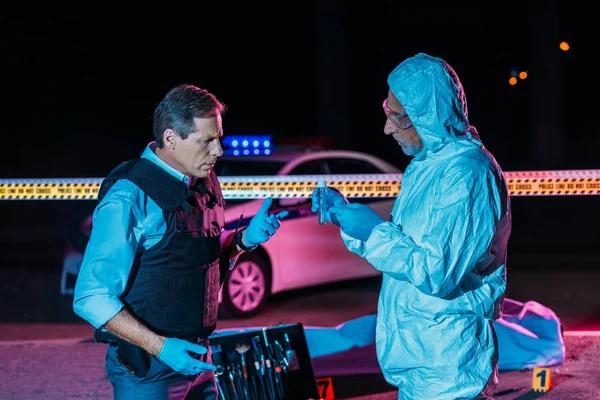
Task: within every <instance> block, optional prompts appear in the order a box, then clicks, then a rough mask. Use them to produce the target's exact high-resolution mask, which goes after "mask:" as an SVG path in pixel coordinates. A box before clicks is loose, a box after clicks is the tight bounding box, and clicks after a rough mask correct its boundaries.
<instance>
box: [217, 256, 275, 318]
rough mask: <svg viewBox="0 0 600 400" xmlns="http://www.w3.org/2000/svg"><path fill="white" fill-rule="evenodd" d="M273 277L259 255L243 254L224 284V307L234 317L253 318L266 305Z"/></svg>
mask: <svg viewBox="0 0 600 400" xmlns="http://www.w3.org/2000/svg"><path fill="white" fill-rule="evenodd" d="M270 286H271V275H270V270H269V267H268V266H267V263H266V262H265V260H264V259H263V258H262V257H260V256H259V255H258V254H257V253H244V254H242V255H241V256H240V257H239V258H238V260H237V263H236V265H235V268H234V269H233V271H231V272H230V273H229V275H228V277H227V279H226V280H225V282H224V284H223V306H224V308H225V311H226V313H227V314H230V315H232V316H234V317H238V318H245V317H251V316H254V315H256V314H258V312H259V311H260V309H261V308H262V307H263V306H264V305H265V303H266V301H267V298H268V297H269V294H270Z"/></svg>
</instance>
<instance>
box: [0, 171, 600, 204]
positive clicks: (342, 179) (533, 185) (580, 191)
mask: <svg viewBox="0 0 600 400" xmlns="http://www.w3.org/2000/svg"><path fill="white" fill-rule="evenodd" d="M505 176H506V179H507V184H508V190H509V192H510V194H511V196H581V195H600V170H557V171H516V172H505ZM103 179H104V178H65V179H61V178H57V179H0V200H94V199H97V197H98V191H99V190H100V185H101V183H102V180H103ZM320 180H324V181H325V182H327V184H328V185H329V186H333V187H335V188H337V189H338V190H339V191H340V192H342V193H343V194H344V195H345V196H346V197H348V198H389V197H395V196H397V195H398V193H400V188H401V181H402V174H363V175H356V174H354V175H285V176H283V175H275V176H236V177H231V176H227V177H226V176H223V177H219V181H220V183H221V190H222V191H223V196H224V197H225V199H228V200H243V199H257V198H265V197H272V198H274V199H283V198H308V197H310V196H311V193H312V191H313V189H314V188H315V187H316V185H317V182H318V181H320Z"/></svg>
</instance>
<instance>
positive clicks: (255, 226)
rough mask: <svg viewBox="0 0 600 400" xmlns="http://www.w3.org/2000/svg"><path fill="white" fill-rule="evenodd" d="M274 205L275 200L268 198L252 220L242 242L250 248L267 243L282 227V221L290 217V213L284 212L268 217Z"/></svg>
mask: <svg viewBox="0 0 600 400" xmlns="http://www.w3.org/2000/svg"><path fill="white" fill-rule="evenodd" d="M271 204H273V199H272V198H270V197H267V198H266V199H265V201H264V202H263V204H262V206H261V207H260V210H258V212H257V213H256V215H255V216H254V217H252V219H251V220H250V224H248V228H246V230H245V231H244V236H242V240H243V241H244V244H246V246H248V247H253V246H256V245H259V244H261V243H264V242H266V241H267V240H269V239H270V238H271V236H273V235H274V234H275V231H277V229H279V227H280V226H281V222H279V221H281V220H282V219H284V218H285V217H287V216H288V214H289V212H288V211H282V212H280V213H279V214H277V215H274V214H271V215H268V214H267V212H268V211H269V208H270V207H271Z"/></svg>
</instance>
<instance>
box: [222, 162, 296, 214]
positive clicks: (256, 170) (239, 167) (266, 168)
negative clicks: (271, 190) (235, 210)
mask: <svg viewBox="0 0 600 400" xmlns="http://www.w3.org/2000/svg"><path fill="white" fill-rule="evenodd" d="M284 165H285V162H283V161H272V160H264V159H262V160H257V159H252V160H251V159H247V158H246V159H244V158H243V157H240V158H239V159H233V160H232V159H222V158H221V159H219V160H218V161H217V162H216V164H215V173H216V174H217V176H258V175H260V176H271V175H276V174H277V172H279V170H280V169H281V168H283V166H284ZM225 201H226V203H227V205H233V204H241V203H244V202H246V201H248V200H247V199H246V200H225Z"/></svg>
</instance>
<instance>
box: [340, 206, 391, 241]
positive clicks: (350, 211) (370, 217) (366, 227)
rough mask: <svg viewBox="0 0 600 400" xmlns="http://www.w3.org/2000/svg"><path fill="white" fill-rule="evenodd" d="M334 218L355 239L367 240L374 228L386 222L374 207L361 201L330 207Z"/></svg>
mask: <svg viewBox="0 0 600 400" xmlns="http://www.w3.org/2000/svg"><path fill="white" fill-rule="evenodd" d="M329 213H331V216H332V219H333V218H336V219H337V220H338V221H339V225H340V227H341V228H342V230H343V231H344V233H346V234H348V235H350V236H352V237H353V238H355V239H360V240H367V239H368V238H369V235H371V232H372V231H373V229H374V228H375V227H376V226H377V225H379V224H380V223H382V222H384V220H383V218H381V217H380V216H379V214H377V213H376V212H375V211H373V209H372V208H371V207H369V206H367V205H364V204H359V203H349V204H343V205H342V204H341V205H339V206H334V207H331V208H330V209H329Z"/></svg>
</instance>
